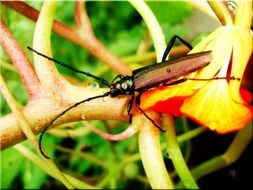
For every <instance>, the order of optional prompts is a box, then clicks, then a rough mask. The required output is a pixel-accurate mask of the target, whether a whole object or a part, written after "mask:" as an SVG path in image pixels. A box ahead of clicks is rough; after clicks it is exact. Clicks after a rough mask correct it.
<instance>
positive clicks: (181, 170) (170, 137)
mask: <svg viewBox="0 0 253 190" xmlns="http://www.w3.org/2000/svg"><path fill="white" fill-rule="evenodd" d="M172 120H173V119H172V117H168V116H164V117H163V123H164V126H167V127H166V129H167V130H166V133H165V134H166V139H167V143H168V147H167V152H168V153H169V157H170V159H171V160H172V162H173V164H174V167H175V169H176V171H177V173H178V175H179V177H180V179H181V180H182V182H183V184H184V187H185V188H187V189H198V185H197V183H196V182H195V180H194V178H193V177H192V175H191V172H190V171H189V169H188V167H187V165H186V163H185V161H184V158H183V155H182V153H181V151H180V148H179V145H178V143H177V139H176V131H175V126H174V124H173V121H172Z"/></svg>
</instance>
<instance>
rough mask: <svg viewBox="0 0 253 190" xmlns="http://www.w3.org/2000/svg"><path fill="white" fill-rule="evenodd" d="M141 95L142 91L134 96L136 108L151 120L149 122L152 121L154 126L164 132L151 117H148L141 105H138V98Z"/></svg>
mask: <svg viewBox="0 0 253 190" xmlns="http://www.w3.org/2000/svg"><path fill="white" fill-rule="evenodd" d="M141 95H142V93H140V94H138V95H137V97H136V106H137V108H138V109H139V110H140V111H141V113H143V114H144V115H145V117H146V118H147V119H148V120H149V121H151V123H153V125H154V126H156V127H157V128H158V129H159V130H160V131H162V132H165V130H164V129H162V128H161V126H159V125H158V124H156V123H155V121H154V120H153V119H152V118H150V117H149V116H148V115H147V114H146V113H145V111H144V110H143V109H141V107H140V98H141Z"/></svg>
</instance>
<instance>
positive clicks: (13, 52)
mask: <svg viewBox="0 0 253 190" xmlns="http://www.w3.org/2000/svg"><path fill="white" fill-rule="evenodd" d="M0 44H1V45H2V47H3V48H4V50H5V51H6V53H7V54H8V55H9V57H10V58H11V60H12V62H13V64H14V65H15V67H16V69H17V70H18V73H19V75H20V77H21V80H22V81H23V83H24V85H25V88H26V90H27V92H28V94H29V98H30V100H35V99H38V98H40V97H42V96H43V92H44V91H43V90H42V87H41V84H40V82H39V80H38V78H37V76H36V74H35V72H34V70H33V68H32V66H31V64H30V62H29V60H28V59H27V57H26V55H25V54H24V52H23V50H22V49H21V48H20V46H19V45H18V44H17V42H16V40H15V38H14V37H13V36H12V34H11V32H10V31H9V29H8V28H7V26H6V25H5V23H4V21H3V20H2V19H1V30H0ZM38 91H40V92H41V93H37V92H38Z"/></svg>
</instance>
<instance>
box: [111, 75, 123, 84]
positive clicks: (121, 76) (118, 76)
mask: <svg viewBox="0 0 253 190" xmlns="http://www.w3.org/2000/svg"><path fill="white" fill-rule="evenodd" d="M117 78H119V79H122V78H124V75H117V76H116V77H115V78H114V79H113V80H112V83H113V82H114V81H115V80H116V79H117Z"/></svg>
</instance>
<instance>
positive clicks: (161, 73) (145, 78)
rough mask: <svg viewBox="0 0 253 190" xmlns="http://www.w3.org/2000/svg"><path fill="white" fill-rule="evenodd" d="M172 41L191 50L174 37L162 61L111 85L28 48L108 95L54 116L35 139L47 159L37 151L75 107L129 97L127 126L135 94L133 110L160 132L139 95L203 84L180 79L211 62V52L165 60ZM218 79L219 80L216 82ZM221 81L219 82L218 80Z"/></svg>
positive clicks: (119, 79) (76, 104)
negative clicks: (161, 88) (49, 131)
mask: <svg viewBox="0 0 253 190" xmlns="http://www.w3.org/2000/svg"><path fill="white" fill-rule="evenodd" d="M176 39H179V40H180V41H181V42H182V43H183V44H184V45H186V46H187V47H188V48H189V49H192V47H191V45H190V44H188V43H187V42H186V41H185V40H183V39H182V38H180V37H179V36H174V37H173V38H172V39H171V40H170V42H169V43H168V45H167V47H166V49H165V51H164V54H163V57H162V61H161V62H160V63H156V64H152V65H149V66H146V67H142V68H140V69H136V70H134V71H133V72H132V76H123V75H117V76H116V77H115V78H114V79H113V80H112V82H111V83H110V82H108V81H107V80H105V79H103V78H100V77H97V76H94V75H92V74H91V73H88V72H84V71H80V70H78V69H75V68H73V67H71V66H69V65H67V64H65V63H63V62H61V61H58V60H55V59H53V58H51V57H48V56H46V55H44V54H42V53H40V52H38V51H36V50H34V49H32V48H31V47H28V49H29V50H31V51H33V52H34V53H36V54H38V55H40V56H42V57H44V58H46V59H49V60H51V61H53V62H55V63H57V64H60V65H61V66H63V67H66V68H68V69H70V70H73V71H75V72H78V73H81V74H84V75H86V76H88V77H91V78H94V79H96V80H98V81H100V82H101V83H102V84H104V85H105V86H107V87H109V91H107V92H105V93H104V94H101V95H98V96H93V97H90V98H87V99H84V100H82V101H80V102H77V103H75V104H74V105H72V106H70V107H69V108H67V109H66V110H64V111H63V112H61V113H60V114H59V115H58V116H56V117H55V118H54V119H53V120H52V121H51V122H50V123H49V124H48V125H47V126H46V127H45V128H44V130H43V131H42V133H41V136H40V139H39V148H40V151H41V153H42V155H43V156H44V157H46V158H49V157H48V156H47V155H46V154H45V153H44V152H43V151H42V147H41V140H42V137H43V134H44V133H45V132H46V130H47V129H48V128H49V127H50V126H51V125H52V124H53V123H54V122H55V121H56V120H57V119H58V118H59V117H61V116H62V115H64V114H65V113H67V112H68V111H70V110H71V109H73V108H75V107H77V106H78V105H80V104H82V103H84V102H88V101H91V100H94V99H97V98H101V97H106V96H111V97H116V96H119V95H130V96H131V99H130V101H129V103H128V106H127V112H128V115H129V122H131V120H132V114H131V109H132V105H133V102H134V98H135V92H138V95H137V97H136V100H135V101H136V106H137V108H138V109H139V110H140V111H141V112H142V113H143V114H144V115H145V117H146V118H147V119H149V120H150V121H151V122H152V123H153V124H154V125H155V126H156V127H157V128H159V129H160V130H161V131H163V129H162V128H161V127H160V126H159V125H158V124H156V123H155V122H154V121H153V120H152V119H151V118H150V117H149V116H148V115H147V114H146V113H145V111H144V110H143V109H142V108H141V107H140V98H141V95H142V94H143V93H144V92H146V91H148V90H150V89H153V88H156V87H158V86H171V85H174V84H178V83H182V82H184V81H186V80H206V79H194V78H187V77H184V76H185V75H187V74H189V73H192V72H194V71H196V70H199V69H201V68H203V67H205V66H207V65H208V64H209V63H210V62H211V60H212V56H211V52H210V51H205V52H200V53H194V54H190V55H186V56H184V57H180V58H176V59H171V60H166V58H167V56H168V54H169V52H170V50H171V48H172V46H173V44H174V42H175V40H176ZM217 79H220V78H217ZM221 79H223V78H221Z"/></svg>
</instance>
